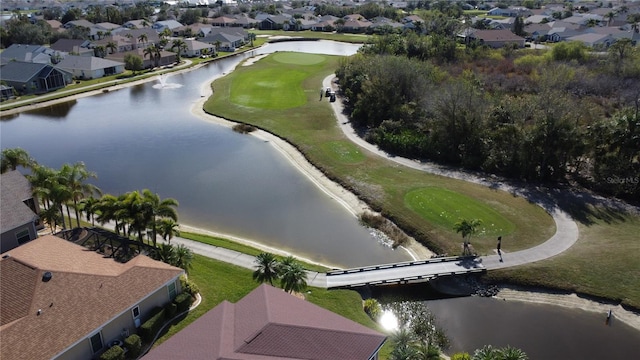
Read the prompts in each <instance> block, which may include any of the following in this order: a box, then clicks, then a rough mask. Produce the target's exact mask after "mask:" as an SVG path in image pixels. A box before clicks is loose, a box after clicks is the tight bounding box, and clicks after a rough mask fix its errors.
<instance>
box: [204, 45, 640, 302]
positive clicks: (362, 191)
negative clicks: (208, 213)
mask: <svg viewBox="0 0 640 360" xmlns="http://www.w3.org/2000/svg"><path fill="white" fill-rule="evenodd" d="M314 56H317V55H314ZM326 58H327V60H326V62H324V63H322V64H321V65H322V66H318V65H317V64H316V65H304V66H306V67H313V68H314V71H317V73H314V72H313V71H311V72H309V73H310V74H312V75H310V76H309V77H308V78H307V79H306V80H304V81H302V82H301V83H300V84H291V86H300V87H301V88H302V91H303V92H304V93H305V94H306V95H307V102H306V103H305V104H304V105H301V106H297V107H293V108H289V109H284V110H272V109H263V108H252V107H246V106H233V105H231V106H229V96H228V92H225V91H216V93H215V94H214V96H213V97H211V98H210V99H209V100H208V102H207V103H206V105H205V110H206V111H208V112H210V113H213V114H217V115H220V116H223V117H225V118H228V119H235V120H236V121H239V122H244V123H250V124H252V125H255V126H258V127H261V128H263V129H266V130H268V131H270V132H272V133H274V134H277V135H278V136H280V137H282V138H284V139H286V140H288V141H289V142H291V143H293V144H294V145H295V146H296V147H297V148H298V149H299V150H300V151H302V152H303V153H304V154H305V156H306V157H307V158H308V159H309V160H310V161H311V162H312V163H313V164H315V165H316V166H317V167H318V168H320V169H321V170H322V171H324V172H325V173H326V174H327V176H329V177H330V178H332V179H334V180H335V181H338V182H340V183H341V184H342V185H343V186H345V187H346V188H348V189H350V190H351V191H353V192H354V193H356V194H358V195H359V196H360V197H361V198H362V199H363V200H365V201H366V202H367V203H369V204H370V205H371V206H372V207H373V208H375V209H378V210H381V211H383V212H384V213H385V214H386V215H387V216H389V217H390V218H391V219H392V220H394V221H395V222H396V223H397V224H399V225H400V226H402V227H403V228H405V229H411V230H412V234H413V235H416V237H418V238H420V239H421V240H422V241H423V242H424V243H426V244H427V245H429V246H430V247H431V248H433V249H436V250H439V251H441V252H448V253H449V254H456V253H457V252H459V249H460V241H461V237H460V234H456V233H455V231H454V230H453V228H452V227H450V225H451V222H452V221H453V222H454V223H455V220H453V219H451V220H448V221H447V222H441V221H437V220H432V219H429V217H433V216H434V214H439V213H438V211H440V212H441V211H444V209H445V207H446V211H448V212H451V213H454V214H458V213H457V211H460V214H466V215H464V216H469V217H470V218H474V217H476V218H483V217H484V215H482V216H476V215H477V214H479V213H488V212H491V216H490V218H491V220H486V219H483V220H484V221H485V225H486V223H487V222H488V221H490V222H491V223H492V224H500V225H496V229H503V230H504V231H505V232H504V234H509V235H507V236H503V240H504V241H503V250H504V251H506V252H507V253H508V252H512V251H517V250H520V249H525V248H529V247H532V246H535V245H536V244H539V243H541V242H543V241H544V240H546V239H548V238H549V237H550V236H551V235H553V233H554V232H555V226H554V224H553V223H552V220H551V218H550V217H549V216H548V214H547V213H546V212H545V211H544V210H543V209H542V208H540V207H538V206H535V205H533V204H531V203H529V202H528V201H527V200H525V199H522V198H519V197H515V196H513V195H512V194H509V193H506V192H502V191H496V190H492V189H488V188H486V187H482V186H479V185H475V184H471V183H467V182H464V181H457V180H452V179H449V178H444V177H440V176H435V175H430V174H425V173H424V172H420V171H415V170H412V169H408V168H406V167H403V166H401V165H397V164H395V163H393V162H390V161H387V160H384V159H381V158H379V157H378V156H374V155H372V154H370V153H369V152H367V151H365V150H361V149H359V148H358V147H357V146H355V145H353V144H351V143H350V141H349V140H348V139H346V137H345V136H344V135H343V134H342V132H341V131H340V130H339V129H338V127H337V126H336V124H335V122H336V121H335V117H334V115H333V113H332V110H331V108H330V107H329V106H328V102H327V101H326V99H323V100H322V101H318V90H319V88H320V87H321V84H322V79H324V78H325V77H326V76H327V75H329V74H331V73H332V72H333V71H334V70H335V69H336V68H337V64H338V61H339V58H336V57H331V56H327V57H326ZM263 60H265V59H263ZM267 60H268V58H267ZM272 66H280V67H281V69H282V71H288V69H289V68H296V67H297V66H296V65H294V64H288V65H287V66H286V67H284V66H282V65H278V64H277V62H273V61H271V62H270V61H260V62H258V63H256V64H254V65H252V66H248V67H238V68H236V70H235V71H234V72H232V73H231V74H229V75H228V76H226V77H224V78H221V79H219V80H217V81H216V82H215V88H216V89H233V88H234V87H236V86H244V85H243V84H242V82H243V81H248V79H250V78H251V77H250V76H246V75H244V74H242V73H245V72H247V73H251V72H253V71H261V70H263V69H264V68H267V67H272ZM300 66H303V65H300ZM300 71H301V70H300ZM238 79H243V80H238ZM238 82H240V83H238ZM249 91H250V90H249ZM247 95H250V96H259V93H254V94H253V95H251V94H247ZM424 189H431V190H429V191H427V190H424ZM434 189H437V190H434ZM412 196H414V197H412ZM429 196H430V197H432V198H435V199H438V201H440V202H445V203H446V204H438V205H437V206H433V207H427V206H420V205H419V204H420V199H421V198H425V197H429ZM416 203H417V204H418V205H416ZM561 206H562V208H563V209H565V210H567V211H569V212H570V213H571V214H572V215H574V217H575V218H576V219H578V220H579V221H580V239H579V240H578V243H577V244H576V245H575V246H574V247H572V248H571V249H570V250H569V251H567V252H566V253H565V254H562V255H560V256H556V257H554V258H552V259H549V260H546V261H542V262H539V263H535V264H531V265H528V266H526V267H520V268H517V269H510V270H505V271H501V272H499V273H495V278H499V279H500V280H506V281H517V282H521V283H525V284H533V285H540V286H555V287H559V288H563V289H572V290H573V289H575V290H577V291H581V292H585V293H589V294H593V295H599V296H604V297H607V298H612V299H624V301H625V302H626V303H628V304H633V305H634V306H636V307H640V271H639V270H638V268H639V267H640V261H638V260H637V259H638V257H637V254H638V253H640V245H639V244H638V240H637V239H638V236H637V234H638V229H640V217H638V216H637V215H633V216H632V215H624V214H622V213H619V212H616V211H609V210H602V209H599V210H589V209H587V208H586V207H585V206H583V205H581V204H575V203H573V204H561ZM487 209H490V210H487ZM585 214H587V215H585ZM452 218H453V216H452ZM498 233H502V232H501V231H500V230H495V232H490V231H487V232H486V233H485V234H484V236H482V235H481V236H478V237H476V238H474V239H473V240H472V242H473V245H474V248H475V249H476V250H477V251H478V252H479V253H481V254H482V253H488V252H490V251H492V250H493V247H494V246H495V235H496V234H498ZM492 274H494V273H492Z"/></svg>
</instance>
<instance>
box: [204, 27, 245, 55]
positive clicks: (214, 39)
mask: <svg viewBox="0 0 640 360" xmlns="http://www.w3.org/2000/svg"><path fill="white" fill-rule="evenodd" d="M200 41H201V42H204V43H209V44H212V45H214V46H216V48H217V49H216V51H228V52H232V51H236V49H237V48H239V47H240V46H242V45H243V44H244V43H245V39H244V38H243V37H241V36H238V35H231V34H229V33H222V32H219V33H216V34H211V33H210V34H209V35H208V36H205V37H203V38H202V39H200Z"/></svg>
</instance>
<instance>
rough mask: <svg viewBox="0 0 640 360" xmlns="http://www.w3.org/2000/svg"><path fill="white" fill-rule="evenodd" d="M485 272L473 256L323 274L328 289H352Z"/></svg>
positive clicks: (480, 261) (477, 259)
mask: <svg viewBox="0 0 640 360" xmlns="http://www.w3.org/2000/svg"><path fill="white" fill-rule="evenodd" d="M484 271H486V268H485V266H484V265H483V264H482V258H479V257H474V256H465V257H440V258H432V259H428V260H420V261H407V262H400V263H394V264H384V265H375V266H366V267H361V268H352V269H345V270H333V271H329V272H327V274H326V279H327V288H329V289H331V288H351V287H360V286H367V285H389V284H410V283H418V282H425V281H429V280H430V279H434V278H437V277H440V276H449V275H460V274H468V273H475V272H484Z"/></svg>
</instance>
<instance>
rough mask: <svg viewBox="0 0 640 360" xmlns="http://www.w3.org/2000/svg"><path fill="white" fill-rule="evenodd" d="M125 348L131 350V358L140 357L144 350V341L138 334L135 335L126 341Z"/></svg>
mask: <svg viewBox="0 0 640 360" xmlns="http://www.w3.org/2000/svg"><path fill="white" fill-rule="evenodd" d="M124 346H125V347H126V348H127V349H129V354H131V357H134V358H137V357H138V355H140V350H141V349H142V339H140V336H138V334H133V335H131V336H129V337H128V338H126V339H124Z"/></svg>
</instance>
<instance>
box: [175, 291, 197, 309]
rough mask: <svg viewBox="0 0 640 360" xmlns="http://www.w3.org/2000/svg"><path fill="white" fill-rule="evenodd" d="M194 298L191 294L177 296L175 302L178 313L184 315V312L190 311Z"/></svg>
mask: <svg viewBox="0 0 640 360" xmlns="http://www.w3.org/2000/svg"><path fill="white" fill-rule="evenodd" d="M192 301H193V298H192V297H191V295H190V294H188V293H186V292H183V293H181V294H180V295H178V296H176V299H175V300H173V302H175V303H176V305H178V313H182V312H184V311H187V310H189V306H191V302H192Z"/></svg>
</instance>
